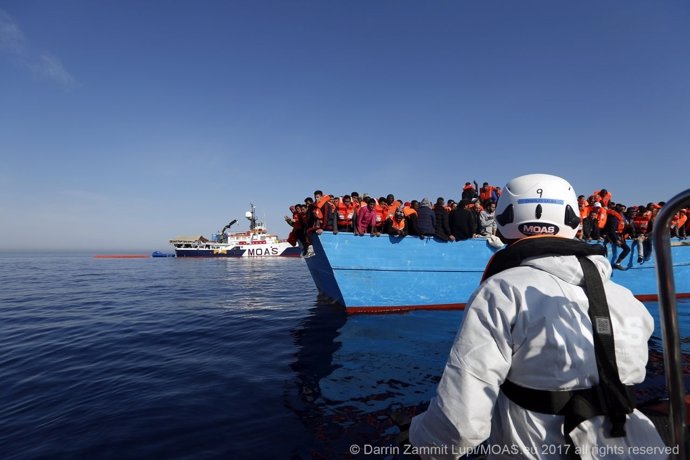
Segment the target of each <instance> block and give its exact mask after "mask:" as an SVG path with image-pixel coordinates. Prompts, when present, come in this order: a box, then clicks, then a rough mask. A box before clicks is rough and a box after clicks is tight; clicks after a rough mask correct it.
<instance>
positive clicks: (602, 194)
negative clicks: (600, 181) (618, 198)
mask: <svg viewBox="0 0 690 460" xmlns="http://www.w3.org/2000/svg"><path fill="white" fill-rule="evenodd" d="M593 195H594V196H595V198H596V200H597V201H599V202H600V203H601V205H602V206H603V207H605V208H608V207H609V205H611V206H613V204H611V198H612V196H611V193H609V191H608V190H606V189H605V188H602V189H601V190H596V191H595V192H594V193H593Z"/></svg>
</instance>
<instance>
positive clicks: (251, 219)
mask: <svg viewBox="0 0 690 460" xmlns="http://www.w3.org/2000/svg"><path fill="white" fill-rule="evenodd" d="M249 206H250V207H251V211H248V212H247V214H245V217H246V218H247V219H249V231H254V229H255V228H256V207H255V206H254V203H249Z"/></svg>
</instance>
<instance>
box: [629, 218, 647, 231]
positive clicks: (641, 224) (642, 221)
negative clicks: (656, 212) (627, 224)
mask: <svg viewBox="0 0 690 460" xmlns="http://www.w3.org/2000/svg"><path fill="white" fill-rule="evenodd" d="M632 224H633V227H634V228H635V231H636V232H637V233H642V234H644V233H647V228H649V216H647V215H639V214H638V215H636V216H635V217H633V221H632Z"/></svg>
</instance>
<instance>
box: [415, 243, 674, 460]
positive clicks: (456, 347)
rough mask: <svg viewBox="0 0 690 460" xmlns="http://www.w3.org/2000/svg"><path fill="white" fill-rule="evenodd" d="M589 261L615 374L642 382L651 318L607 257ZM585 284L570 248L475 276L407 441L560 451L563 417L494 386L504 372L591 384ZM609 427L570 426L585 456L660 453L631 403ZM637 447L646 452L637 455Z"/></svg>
mask: <svg viewBox="0 0 690 460" xmlns="http://www.w3.org/2000/svg"><path fill="white" fill-rule="evenodd" d="M589 259H590V260H592V261H593V262H594V263H595V265H596V267H597V269H598V270H599V272H600V274H601V276H602V281H603V283H604V289H605V291H606V297H607V301H608V305H609V309H610V315H611V321H612V325H613V332H614V337H615V352H616V359H617V362H618V371H619V374H620V379H621V381H622V383H624V384H626V385H631V384H636V383H640V382H642V381H643V380H644V378H645V365H646V363H647V352H648V350H647V341H648V339H649V337H650V336H651V334H652V331H653V326H654V325H653V319H652V317H651V315H650V314H649V312H648V311H647V309H646V308H645V306H644V305H643V304H642V303H640V302H639V301H638V300H637V299H635V298H634V297H633V295H632V293H631V292H630V291H629V290H628V289H626V288H624V287H622V286H620V285H618V284H616V283H614V282H612V281H611V265H610V264H609V262H608V260H606V258H605V257H603V256H589ZM583 284H584V280H583V272H582V268H581V266H580V263H579V261H578V260H577V257H575V256H541V257H533V258H529V259H526V260H524V261H523V262H522V264H521V265H520V266H518V267H515V268H510V269H507V270H504V271H502V272H500V273H498V274H496V275H494V276H492V277H491V278H489V279H488V280H486V281H485V282H483V283H482V284H481V286H480V287H479V288H478V289H477V290H476V291H475V293H474V294H473V295H472V298H471V299H470V301H469V303H468V307H467V312H466V316H465V319H464V321H463V324H462V327H461V329H460V332H459V333H458V335H457V337H456V339H455V343H454V344H453V347H452V349H451V352H450V356H449V358H448V362H447V363H446V367H445V370H444V372H443V377H442V378H441V381H440V382H439V385H438V389H437V395H436V397H434V398H433V399H432V400H431V403H430V405H429V408H428V409H427V411H426V412H424V413H422V414H420V415H418V416H416V417H415V418H414V419H413V420H412V424H411V426H410V442H411V444H412V445H413V446H416V447H421V446H425V447H426V448H427V450H426V452H427V453H429V452H430V453H432V454H433V455H429V456H426V455H421V456H422V457H423V458H457V457H458V456H459V455H460V454H462V453H466V452H467V449H471V448H473V447H475V446H478V445H479V444H481V443H482V442H483V441H484V440H486V439H487V438H489V444H490V445H492V447H491V448H490V449H489V451H488V453H489V454H488V457H489V458H494V459H495V458H511V459H514V458H535V459H541V458H553V459H556V458H566V455H565V454H566V449H568V448H569V446H568V445H567V444H566V443H565V440H564V435H563V433H562V425H563V418H564V417H562V416H559V415H551V414H542V413H538V412H531V411H528V410H526V409H523V408H522V407H520V406H518V405H517V404H515V403H514V402H512V401H511V400H509V399H508V398H507V397H506V396H505V395H503V393H501V392H500V391H499V387H500V385H501V384H502V383H503V381H504V380H505V379H509V380H511V381H512V382H514V383H516V384H518V385H520V386H523V387H527V388H532V389H538V390H549V391H552V390H574V389H583V388H589V387H592V386H594V385H596V384H597V383H598V371H597V365H596V358H595V354H594V345H593V338H592V326H591V321H590V318H589V316H588V305H589V302H588V299H587V296H586V294H585V291H584V289H583V288H582V285H583ZM609 426H610V424H609V422H608V421H607V420H605V417H603V416H597V417H594V418H592V419H589V420H587V421H585V422H583V423H581V424H580V425H579V426H578V427H577V428H575V429H574V430H573V431H572V433H571V437H572V439H573V443H574V445H575V448H576V449H577V452H578V454H580V455H581V457H582V458H583V459H590V458H604V457H605V458H644V459H646V460H649V459H656V458H666V457H667V455H665V454H662V453H663V451H664V449H665V446H664V444H663V441H662V440H661V438H660V436H659V435H658V433H657V431H656V429H655V428H654V426H653V424H652V422H651V421H649V419H647V418H646V417H645V416H644V415H643V414H642V413H640V412H639V411H637V410H635V411H634V412H633V413H632V414H629V415H628V417H627V420H626V424H625V429H626V432H627V436H626V437H625V438H609V437H608V435H609V431H610V428H608V427H609ZM433 446H435V447H433ZM640 446H641V447H644V448H645V449H649V448H651V449H652V450H653V452H652V454H650V453H649V450H646V451H645V452H644V454H643V455H636V452H637V451H639V447H640ZM485 448H486V447H485ZM419 452H421V453H425V451H424V448H423V447H422V448H421V449H420V450H419ZM479 452H480V451H479V449H476V450H475V451H474V453H479ZM470 453H471V451H470ZM482 453H487V451H486V450H484V451H483V452H482Z"/></svg>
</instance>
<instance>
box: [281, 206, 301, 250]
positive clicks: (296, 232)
mask: <svg viewBox="0 0 690 460" xmlns="http://www.w3.org/2000/svg"><path fill="white" fill-rule="evenodd" d="M301 209H302V205H301V204H299V203H297V204H296V205H294V206H290V210H291V211H292V217H289V216H285V222H287V224H288V225H289V226H291V227H292V230H291V231H290V234H289V235H288V238H287V241H288V243H290V245H291V246H297V242H298V241H300V242H302V243H304V226H303V222H302V220H301V219H300V213H301Z"/></svg>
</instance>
